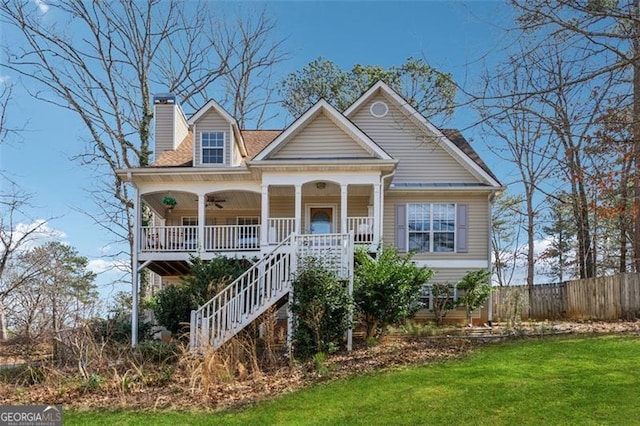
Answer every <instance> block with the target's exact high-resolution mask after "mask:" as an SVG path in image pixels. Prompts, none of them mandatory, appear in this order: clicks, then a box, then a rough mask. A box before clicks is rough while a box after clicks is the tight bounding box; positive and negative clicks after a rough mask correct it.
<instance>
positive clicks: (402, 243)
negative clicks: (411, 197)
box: [395, 204, 407, 252]
mask: <svg viewBox="0 0 640 426" xmlns="http://www.w3.org/2000/svg"><path fill="white" fill-rule="evenodd" d="M395 243H396V248H397V249H398V250H399V251H401V252H406V251H407V205H406V204H396V241H395Z"/></svg>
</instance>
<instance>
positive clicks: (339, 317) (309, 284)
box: [291, 258, 352, 358]
mask: <svg viewBox="0 0 640 426" xmlns="http://www.w3.org/2000/svg"><path fill="white" fill-rule="evenodd" d="M301 266H302V267H301V269H299V270H298V273H297V274H296V276H295V277H294V279H293V282H292V287H293V300H292V301H291V313H292V314H293V319H294V328H293V340H294V344H293V346H294V352H295V353H296V356H299V357H302V358H308V357H310V356H312V355H314V354H316V353H318V352H323V353H327V352H331V350H333V349H334V348H338V347H339V346H340V344H341V342H343V340H344V335H345V333H346V332H347V330H348V328H349V316H350V315H349V314H350V312H351V309H352V301H351V297H350V296H349V293H348V291H347V285H346V284H345V282H344V281H340V280H339V279H338V277H337V276H336V274H335V272H333V271H331V270H329V269H327V268H326V267H324V266H323V265H322V263H321V262H319V261H317V260H316V259H314V258H307V259H303V262H302V265H301Z"/></svg>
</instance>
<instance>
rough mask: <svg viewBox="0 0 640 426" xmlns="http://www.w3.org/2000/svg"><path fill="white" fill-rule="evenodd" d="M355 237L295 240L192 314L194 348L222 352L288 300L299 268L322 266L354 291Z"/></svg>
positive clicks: (301, 237) (302, 237)
mask: <svg viewBox="0 0 640 426" xmlns="http://www.w3.org/2000/svg"><path fill="white" fill-rule="evenodd" d="M353 249H354V238H353V233H349V234H318V235H296V234H291V235H290V236H289V237H287V238H286V239H285V240H284V241H282V242H281V243H280V244H279V245H277V246H276V247H275V248H274V249H273V250H272V251H271V252H269V253H268V254H266V255H265V256H263V257H262V259H260V260H259V261H258V262H257V263H256V264H254V265H253V266H252V267H251V268H249V269H248V270H247V271H246V272H245V273H244V274H242V275H241V276H240V277H238V278H237V279H236V280H235V281H234V282H232V283H231V284H229V285H228V286H227V287H226V288H225V289H224V290H222V291H221V292H220V293H218V294H217V295H216V296H215V297H213V298H212V299H211V300H209V301H208V302H207V303H205V304H204V305H202V306H200V307H199V308H198V309H197V310H195V311H191V326H190V348H191V350H192V351H195V350H198V349H200V348H203V347H210V348H212V349H214V350H215V349H218V348H219V347H220V346H222V345H223V344H224V343H225V342H226V341H228V340H229V339H231V338H232V337H233V336H235V335H236V334H238V332H240V331H241V330H242V329H244V328H245V327H247V326H248V325H249V324H251V323H252V322H253V321H255V320H256V319H257V318H258V317H259V316H260V315H262V314H263V313H264V312H265V311H266V310H267V309H269V308H270V307H271V306H275V305H280V306H281V304H282V303H284V300H285V299H286V298H288V297H289V295H290V293H291V291H292V287H291V280H292V279H293V277H294V276H295V273H296V271H297V265H298V263H299V262H300V261H301V260H303V259H305V258H308V257H314V258H315V259H316V260H319V261H321V262H322V263H323V264H324V265H325V267H327V268H329V269H331V270H333V271H334V272H336V274H337V275H338V277H339V278H340V279H344V280H349V283H350V284H349V291H351V290H352V285H353Z"/></svg>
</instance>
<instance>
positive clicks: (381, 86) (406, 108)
mask: <svg viewBox="0 0 640 426" xmlns="http://www.w3.org/2000/svg"><path fill="white" fill-rule="evenodd" d="M378 90H381V91H383V92H384V93H385V94H386V95H387V96H389V97H391V98H392V99H393V100H394V101H395V102H396V104H397V105H398V106H399V107H400V108H401V110H402V111H403V112H404V113H405V114H406V115H408V116H409V117H410V118H412V119H414V120H415V121H416V122H417V123H418V124H419V125H421V126H422V127H423V128H424V129H425V130H427V131H429V132H431V133H433V134H434V135H435V136H436V138H437V139H438V140H439V141H441V142H442V144H443V148H445V149H446V150H447V151H449V154H451V155H452V156H453V157H454V158H456V159H457V160H459V161H460V162H462V164H463V166H465V168H467V169H469V170H470V171H471V172H472V173H474V174H475V175H476V176H478V177H480V178H482V179H484V180H485V181H486V182H487V183H489V184H490V185H491V186H494V187H497V188H500V187H502V185H500V183H499V182H497V181H496V180H495V179H494V178H492V177H491V175H489V174H488V173H487V172H486V171H484V169H482V167H480V165H478V163H476V162H475V161H473V160H472V159H471V158H469V156H468V155H467V154H465V153H464V152H463V151H462V150H461V149H460V148H458V147H457V146H456V144H454V143H453V142H451V140H450V139H449V138H447V137H446V136H445V135H444V134H443V133H442V132H441V131H440V130H439V129H438V128H436V127H435V126H434V125H433V124H431V123H429V122H428V121H427V119H426V118H424V117H423V116H422V114H420V113H419V112H418V111H416V110H415V108H413V107H412V106H411V105H409V103H408V102H407V101H405V100H404V99H403V98H402V97H401V96H400V95H399V94H398V93H396V92H395V91H394V90H393V89H392V88H390V87H389V86H388V85H387V84H386V83H384V82H383V81H378V82H377V83H376V84H374V85H373V86H371V88H370V89H369V90H367V91H366V92H365V94H364V95H362V96H360V98H358V100H357V101H355V102H354V103H353V104H352V105H351V106H350V107H349V108H347V110H346V111H345V112H344V115H345V116H346V117H347V118H349V116H350V115H351V114H353V112H354V111H356V110H357V109H358V108H359V107H360V106H361V105H362V104H363V103H364V102H366V101H368V100H369V98H371V97H372V96H373V95H375V93H376V92H377V91H378Z"/></svg>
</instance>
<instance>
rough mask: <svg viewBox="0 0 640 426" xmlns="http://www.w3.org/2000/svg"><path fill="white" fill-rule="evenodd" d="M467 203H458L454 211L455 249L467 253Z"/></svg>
mask: <svg viewBox="0 0 640 426" xmlns="http://www.w3.org/2000/svg"><path fill="white" fill-rule="evenodd" d="M468 224H469V205H468V204H458V206H457V211H456V235H457V238H456V239H457V241H456V251H457V252H458V253H467V252H468V251H469V226H468Z"/></svg>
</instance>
